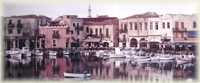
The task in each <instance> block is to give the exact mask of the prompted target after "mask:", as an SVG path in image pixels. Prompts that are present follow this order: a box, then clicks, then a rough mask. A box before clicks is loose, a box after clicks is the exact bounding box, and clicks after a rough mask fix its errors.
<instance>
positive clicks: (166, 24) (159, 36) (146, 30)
mask: <svg viewBox="0 0 200 83" xmlns="http://www.w3.org/2000/svg"><path fill="white" fill-rule="evenodd" d="M196 21H197V18H196V16H195V15H181V14H176V15H172V14H166V15H158V14H157V13H155V12H147V13H144V14H136V15H133V16H129V17H126V18H123V19H120V20H119V47H135V48H156V49H159V48H173V47H175V45H174V43H176V42H180V41H181V40H182V41H181V42H182V43H186V42H189V41H190V43H195V41H193V40H196V39H197V37H196V36H197V35H196V32H197V29H196V27H197V24H196ZM179 24H180V25H179ZM179 26H180V28H181V27H182V28H181V29H178V27H179ZM194 27H195V28H194ZM191 36H192V38H191ZM184 38H185V39H187V40H184Z"/></svg>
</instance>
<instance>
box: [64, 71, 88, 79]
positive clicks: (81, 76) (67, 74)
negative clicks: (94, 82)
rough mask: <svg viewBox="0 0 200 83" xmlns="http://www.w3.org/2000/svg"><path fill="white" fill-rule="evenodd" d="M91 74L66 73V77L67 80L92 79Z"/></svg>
mask: <svg viewBox="0 0 200 83" xmlns="http://www.w3.org/2000/svg"><path fill="white" fill-rule="evenodd" d="M90 76H91V74H88V73H87V74H78V73H66V72H64V77H66V78H87V77H90Z"/></svg>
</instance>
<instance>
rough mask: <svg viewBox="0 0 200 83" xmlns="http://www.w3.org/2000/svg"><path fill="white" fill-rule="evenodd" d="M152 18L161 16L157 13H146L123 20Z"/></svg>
mask: <svg viewBox="0 0 200 83" xmlns="http://www.w3.org/2000/svg"><path fill="white" fill-rule="evenodd" d="M150 17H159V15H158V14H157V13H155V12H146V13H143V14H135V15H132V16H129V17H126V18H123V19H130V18H150Z"/></svg>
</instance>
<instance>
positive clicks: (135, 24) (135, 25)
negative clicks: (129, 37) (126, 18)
mask: <svg viewBox="0 0 200 83" xmlns="http://www.w3.org/2000/svg"><path fill="white" fill-rule="evenodd" d="M134 27H135V30H137V22H135V23H134Z"/></svg>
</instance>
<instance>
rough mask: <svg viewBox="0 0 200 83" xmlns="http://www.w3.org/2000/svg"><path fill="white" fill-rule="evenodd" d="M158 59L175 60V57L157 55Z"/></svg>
mask: <svg viewBox="0 0 200 83" xmlns="http://www.w3.org/2000/svg"><path fill="white" fill-rule="evenodd" d="M159 58H160V60H175V57H173V56H170V55H161V56H159Z"/></svg>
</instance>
